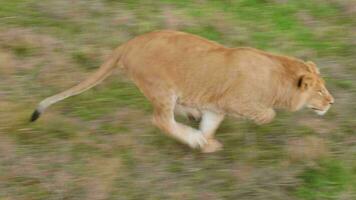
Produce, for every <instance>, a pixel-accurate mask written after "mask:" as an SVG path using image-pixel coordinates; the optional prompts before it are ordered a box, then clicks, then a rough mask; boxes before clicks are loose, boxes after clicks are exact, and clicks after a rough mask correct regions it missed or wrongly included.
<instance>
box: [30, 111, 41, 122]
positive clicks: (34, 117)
mask: <svg viewBox="0 0 356 200" xmlns="http://www.w3.org/2000/svg"><path fill="white" fill-rule="evenodd" d="M40 115H41V113H40V112H39V111H38V110H37V109H36V110H35V111H34V112H33V113H32V116H31V120H30V121H31V122H34V121H36V120H37V119H38V118H39V117H40Z"/></svg>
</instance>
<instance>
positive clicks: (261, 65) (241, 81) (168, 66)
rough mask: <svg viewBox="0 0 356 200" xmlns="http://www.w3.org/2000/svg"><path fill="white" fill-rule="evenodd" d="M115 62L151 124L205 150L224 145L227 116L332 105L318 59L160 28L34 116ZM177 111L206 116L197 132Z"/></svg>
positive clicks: (256, 117)
mask: <svg viewBox="0 0 356 200" xmlns="http://www.w3.org/2000/svg"><path fill="white" fill-rule="evenodd" d="M117 65H119V66H120V68H121V69H122V70H124V71H125V72H126V73H127V74H128V76H129V77H130V78H131V79H132V80H133V81H134V83H135V84H136V85H137V87H138V88H139V89H140V90H141V92H142V93H143V94H144V95H145V96H146V97H147V99H148V100H149V101H150V102H151V103H152V106H153V108H154V114H153V122H154V124H155V125H156V126H157V127H159V128H160V129H161V130H163V131H164V132H165V133H167V134H168V135H169V136H171V137H173V138H175V139H177V140H179V141H180V142H182V143H185V144H187V145H189V146H190V147H192V148H200V149H201V150H202V151H203V152H214V151H217V150H220V149H221V148H222V145H221V144H220V143H219V142H218V141H217V140H216V139H215V138H214V133H215V131H216V129H217V128H218V126H219V124H220V123H221V121H222V120H223V119H224V116H225V115H226V114H231V115H235V116H242V117H245V118H248V119H251V120H253V121H255V122H256V123H257V124H264V123H268V122H270V121H271V120H272V119H273V118H274V116H275V111H274V109H275V108H284V109H287V110H290V111H297V110H299V109H301V108H303V107H305V106H306V107H308V108H311V109H313V110H315V112H316V113H318V114H320V115H323V114H324V113H326V112H327V110H328V109H329V108H330V105H331V104H333V103H334V98H333V97H332V96H331V95H330V93H329V92H328V90H327V89H326V87H325V83H324V81H323V79H322V78H321V77H320V74H319V70H318V69H317V67H316V66H315V64H314V63H313V62H310V61H308V62H303V61H302V60H299V59H296V58H291V57H287V56H280V55H274V54H271V53H267V52H264V51H261V50H257V49H253V48H245V47H243V48H227V47H224V46H222V45H220V44H217V43H215V42H212V41H209V40H206V39H204V38H201V37H198V36H195V35H192V34H188V33H183V32H177V31H156V32H151V33H147V34H144V35H141V36H138V37H136V38H134V39H131V40H130V41H128V42H126V43H125V44H123V45H121V46H119V47H118V48H117V49H115V50H114V52H113V54H112V56H111V57H110V58H109V59H108V60H107V61H105V63H104V64H103V65H102V66H101V67H100V68H99V70H98V71H97V72H95V73H94V74H93V75H91V76H89V77H88V78H87V79H86V80H84V81H83V82H81V83H80V84H78V85H76V86H74V87H72V88H70V89H68V90H66V91H64V92H61V93H59V94H56V95H54V96H51V97H48V98H46V99H44V100H43V101H41V103H40V104H39V105H38V107H37V109H36V110H35V111H34V113H33V114H32V117H31V121H35V120H36V119H37V118H38V117H39V116H40V114H41V113H42V112H43V111H44V110H45V109H46V108H47V107H48V106H50V105H52V104H54V103H56V102H58V101H60V100H63V99H65V98H67V97H70V96H73V95H77V94H79V93H81V92H83V91H85V90H87V89H89V88H91V87H93V86H95V85H97V84H98V83H100V82H101V81H103V80H104V79H105V78H106V77H108V76H109V75H110V74H111V73H112V71H113V70H114V69H115V67H116V66H117ZM174 112H177V113H181V114H184V115H188V116H193V117H194V118H201V122H200V128H199V130H196V129H193V128H191V127H189V126H186V125H183V124H181V123H178V122H176V121H175V119H174Z"/></svg>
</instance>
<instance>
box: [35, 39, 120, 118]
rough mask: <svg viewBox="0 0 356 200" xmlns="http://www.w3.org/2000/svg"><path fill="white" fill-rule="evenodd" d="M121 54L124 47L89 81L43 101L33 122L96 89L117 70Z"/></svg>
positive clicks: (118, 49)
mask: <svg viewBox="0 0 356 200" xmlns="http://www.w3.org/2000/svg"><path fill="white" fill-rule="evenodd" d="M121 53H122V46H120V47H118V48H117V49H115V50H114V52H113V54H112V55H111V57H110V58H109V59H108V60H107V61H105V63H103V64H102V65H101V66H100V67H99V69H98V70H97V71H96V72H95V73H93V74H92V75H90V76H89V77H88V78H87V79H85V80H84V81H82V82H81V83H79V84H78V85H76V86H74V87H72V88H70V89H68V90H65V91H63V92H61V93H58V94H56V95H53V96H50V97H48V98H46V99H44V100H42V101H41V102H40V103H39V104H38V106H37V108H36V110H35V111H34V112H33V113H32V116H31V121H32V122H33V121H35V120H37V119H38V118H39V117H40V115H41V113H42V112H43V111H44V110H45V109H46V108H48V107H49V106H50V105H52V104H54V103H56V102H58V101H61V100H63V99H65V98H68V97H71V96H74V95H77V94H80V93H82V92H84V91H86V90H88V89H90V88H92V87H94V86H95V85H97V84H99V83H100V82H101V81H103V80H104V79H105V78H107V77H108V76H109V75H110V74H111V73H112V71H113V70H114V69H115V67H116V65H117V63H118V61H119V60H120V58H121Z"/></svg>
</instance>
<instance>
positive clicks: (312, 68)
mask: <svg viewBox="0 0 356 200" xmlns="http://www.w3.org/2000/svg"><path fill="white" fill-rule="evenodd" d="M306 64H307V66H308V70H309V71H310V72H314V73H316V74H320V71H319V69H318V67H317V66H316V64H315V63H314V62H313V61H307V62H306Z"/></svg>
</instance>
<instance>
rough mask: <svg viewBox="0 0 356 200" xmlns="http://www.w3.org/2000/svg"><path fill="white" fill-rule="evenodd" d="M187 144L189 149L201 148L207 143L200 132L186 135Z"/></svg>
mask: <svg viewBox="0 0 356 200" xmlns="http://www.w3.org/2000/svg"><path fill="white" fill-rule="evenodd" d="M187 143H188V145H189V146H190V147H191V148H202V147H203V146H204V145H206V144H207V143H208V141H207V140H206V138H205V137H204V135H203V134H202V133H201V132H200V131H194V132H190V133H189V134H188V135H187Z"/></svg>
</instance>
